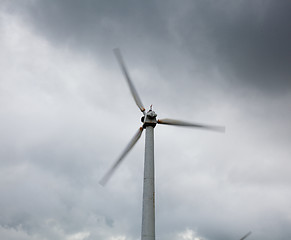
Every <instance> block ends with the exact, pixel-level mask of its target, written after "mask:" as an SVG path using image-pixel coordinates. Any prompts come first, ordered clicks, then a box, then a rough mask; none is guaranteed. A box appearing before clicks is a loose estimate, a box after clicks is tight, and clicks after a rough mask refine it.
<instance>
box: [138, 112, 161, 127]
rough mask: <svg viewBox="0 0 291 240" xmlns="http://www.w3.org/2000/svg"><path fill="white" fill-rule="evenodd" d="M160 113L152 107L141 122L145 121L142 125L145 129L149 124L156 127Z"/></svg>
mask: <svg viewBox="0 0 291 240" xmlns="http://www.w3.org/2000/svg"><path fill="white" fill-rule="evenodd" d="M157 116H158V115H157V114H156V113H155V111H153V110H152V108H150V110H149V111H148V112H147V113H146V114H145V116H143V117H142V118H141V122H142V123H143V125H142V127H143V128H144V129H145V128H146V127H147V126H152V127H155V126H156V125H157V123H158V121H157V118H156V117H157Z"/></svg>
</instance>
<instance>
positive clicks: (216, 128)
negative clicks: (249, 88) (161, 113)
mask: <svg viewBox="0 0 291 240" xmlns="http://www.w3.org/2000/svg"><path fill="white" fill-rule="evenodd" d="M158 123H159V124H167V125H173V126H181V127H194V128H201V129H208V130H214V131H218V132H225V127H222V126H213V125H205V124H200V123H190V122H184V121H180V120H174V119H169V118H165V119H159V120H158Z"/></svg>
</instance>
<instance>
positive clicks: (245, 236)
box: [240, 232, 252, 240]
mask: <svg viewBox="0 0 291 240" xmlns="http://www.w3.org/2000/svg"><path fill="white" fill-rule="evenodd" d="M251 233H252V232H248V233H247V234H246V235H244V236H243V237H242V238H241V239H240V240H244V239H245V238H247V237H248V236H250V235H251Z"/></svg>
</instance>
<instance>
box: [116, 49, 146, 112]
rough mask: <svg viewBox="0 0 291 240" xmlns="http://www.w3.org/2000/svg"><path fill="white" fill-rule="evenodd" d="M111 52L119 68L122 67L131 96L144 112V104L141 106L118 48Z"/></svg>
mask: <svg viewBox="0 0 291 240" xmlns="http://www.w3.org/2000/svg"><path fill="white" fill-rule="evenodd" d="M113 52H114V54H115V56H116V58H117V61H118V63H119V65H120V67H121V69H122V72H123V75H124V77H125V79H126V81H127V83H128V85H129V88H130V91H131V94H132V96H133V98H134V101H135V103H136V105H137V106H138V107H139V109H140V110H141V111H142V112H143V113H144V111H145V108H144V106H143V104H142V102H141V100H140V98H139V96H138V94H137V91H136V90H135V87H134V85H133V83H132V81H131V79H130V77H129V74H128V71H127V69H126V67H125V64H124V61H123V58H122V55H121V52H120V50H119V49H118V48H115V49H114V50H113Z"/></svg>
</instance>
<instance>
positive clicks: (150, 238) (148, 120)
mask: <svg viewBox="0 0 291 240" xmlns="http://www.w3.org/2000/svg"><path fill="white" fill-rule="evenodd" d="M114 53H115V56H116V58H117V60H118V62H119V64H120V67H121V70H122V72H123V74H124V77H125V79H126V81H127V83H128V85H129V88H130V91H131V94H132V96H133V98H134V100H135V103H136V105H137V106H138V107H139V109H140V110H141V112H142V113H143V115H144V116H143V117H142V118H141V121H142V123H143V124H142V126H141V127H140V128H139V129H138V131H137V133H136V134H135V135H134V136H133V138H132V139H131V141H130V142H129V144H128V145H127V146H126V148H125V150H124V151H123V152H122V154H121V155H120V157H119V158H118V159H117V161H116V162H115V163H114V164H113V166H112V167H111V168H110V169H109V171H108V172H107V173H106V174H105V175H104V177H103V178H102V179H101V181H100V184H101V185H105V184H106V183H107V181H108V180H109V178H110V177H111V176H112V174H113V172H114V171H115V170H116V168H117V167H118V166H119V164H120V163H121V161H122V160H123V159H124V157H125V156H126V154H127V153H128V152H129V151H130V150H131V149H132V148H133V146H134V145H135V144H136V142H137V141H138V140H139V138H140V136H141V134H142V132H143V130H144V129H145V130H146V137H145V159H144V182H143V205H142V230H141V240H155V181H154V128H155V126H156V124H167V125H175V126H184V127H193V128H200V129H208V130H214V131H220V132H224V131H225V128H224V127H221V126H211V125H205V124H197V123H190V122H185V121H180V120H173V119H169V118H165V119H158V120H157V119H156V117H157V114H156V113H155V112H154V111H153V110H152V109H151V108H150V109H149V111H148V112H146V110H145V108H144V106H143V104H142V102H141V100H140V98H139V96H138V94H137V91H136V89H135V87H134V85H133V83H132V81H131V79H130V77H129V74H128V71H127V69H126V67H125V64H124V61H123V58H122V56H121V52H120V50H119V49H114Z"/></svg>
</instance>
